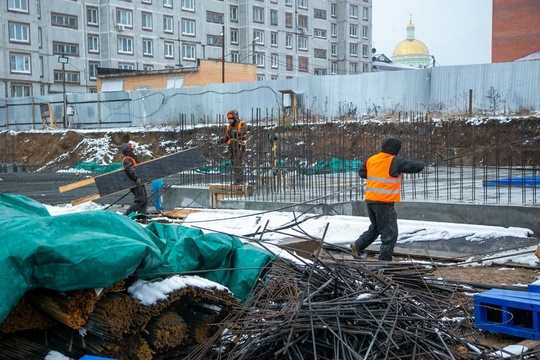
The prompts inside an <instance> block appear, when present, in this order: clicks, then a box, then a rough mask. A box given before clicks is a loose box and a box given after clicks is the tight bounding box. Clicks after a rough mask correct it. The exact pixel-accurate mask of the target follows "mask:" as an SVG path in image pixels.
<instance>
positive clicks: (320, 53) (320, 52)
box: [314, 49, 326, 59]
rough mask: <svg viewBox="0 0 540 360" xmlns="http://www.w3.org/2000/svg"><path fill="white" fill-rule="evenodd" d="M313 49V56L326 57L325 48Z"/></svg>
mask: <svg viewBox="0 0 540 360" xmlns="http://www.w3.org/2000/svg"><path fill="white" fill-rule="evenodd" d="M314 51H315V53H314V56H315V57H316V58H317V59H326V50H325V49H315V50H314Z"/></svg>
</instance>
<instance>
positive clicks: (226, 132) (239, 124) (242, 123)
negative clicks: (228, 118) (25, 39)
mask: <svg viewBox="0 0 540 360" xmlns="http://www.w3.org/2000/svg"><path fill="white" fill-rule="evenodd" d="M242 125H244V122H243V121H242V120H238V121H237V123H236V127H237V130H238V131H240V129H241V128H242ZM230 128H231V124H229V125H227V127H226V128H225V134H226V135H227V134H229V129H230ZM227 136H228V135H227ZM242 140H243V141H244V142H245V139H244V135H242ZM230 143H231V138H229V139H227V144H230ZM242 145H245V143H244V144H242Z"/></svg>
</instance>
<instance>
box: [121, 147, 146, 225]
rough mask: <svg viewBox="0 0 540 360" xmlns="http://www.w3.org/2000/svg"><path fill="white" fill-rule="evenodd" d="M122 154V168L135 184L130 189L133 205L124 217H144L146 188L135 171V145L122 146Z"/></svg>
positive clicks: (136, 159)
mask: <svg viewBox="0 0 540 360" xmlns="http://www.w3.org/2000/svg"><path fill="white" fill-rule="evenodd" d="M121 150H122V154H123V155H124V159H123V160H122V167H123V168H124V170H125V171H126V174H127V175H128V176H129V178H130V179H131V180H133V181H134V182H135V184H136V186H135V187H132V188H131V189H130V191H131V193H132V194H133V196H134V200H133V204H131V206H130V207H129V208H128V209H127V210H126V212H125V213H124V215H129V214H131V213H132V212H135V213H139V214H144V215H146V210H147V208H148V197H147V195H146V188H145V187H144V183H143V181H142V180H141V178H140V177H139V176H137V172H136V171H135V165H137V164H138V163H139V159H138V158H137V155H135V145H133V144H123V145H122V148H121Z"/></svg>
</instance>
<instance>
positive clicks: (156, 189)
mask: <svg viewBox="0 0 540 360" xmlns="http://www.w3.org/2000/svg"><path fill="white" fill-rule="evenodd" d="M162 186H163V179H158V180H154V181H152V193H153V196H154V206H155V207H156V209H157V210H163V205H162V199H161V187H162Z"/></svg>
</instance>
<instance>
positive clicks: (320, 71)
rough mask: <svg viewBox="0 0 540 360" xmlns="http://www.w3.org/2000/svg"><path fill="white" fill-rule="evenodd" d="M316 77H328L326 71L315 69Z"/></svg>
mask: <svg viewBox="0 0 540 360" xmlns="http://www.w3.org/2000/svg"><path fill="white" fill-rule="evenodd" d="M314 73H315V75H321V76H322V75H326V69H315V71H314Z"/></svg>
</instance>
